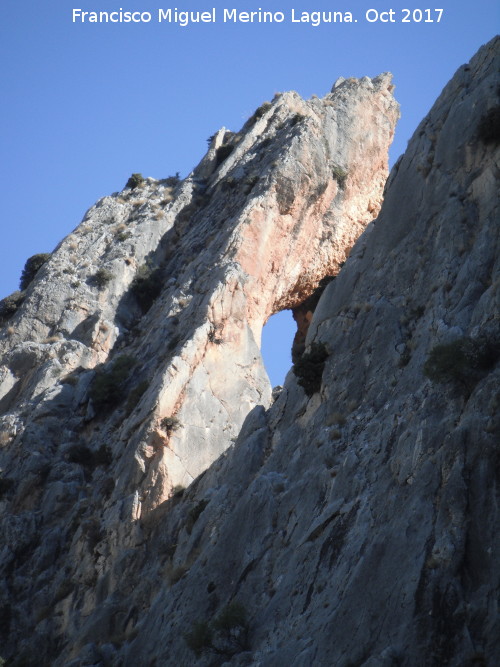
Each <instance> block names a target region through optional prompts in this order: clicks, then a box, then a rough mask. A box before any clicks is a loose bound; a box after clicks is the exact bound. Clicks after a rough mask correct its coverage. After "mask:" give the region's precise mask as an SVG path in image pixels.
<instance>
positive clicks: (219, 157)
mask: <svg viewBox="0 0 500 667" xmlns="http://www.w3.org/2000/svg"><path fill="white" fill-rule="evenodd" d="M233 150H234V146H233V145H232V144H222V146H219V148H218V149H217V150H216V152H215V168H216V169H217V167H218V166H219V165H220V164H222V163H223V162H224V160H225V159H226V158H228V157H229V156H230V155H231V153H232V152H233Z"/></svg>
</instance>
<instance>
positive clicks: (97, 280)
mask: <svg viewBox="0 0 500 667" xmlns="http://www.w3.org/2000/svg"><path fill="white" fill-rule="evenodd" d="M113 278H114V276H113V274H112V273H111V271H108V269H99V270H98V271H96V272H95V273H94V275H93V276H92V279H91V280H92V283H93V284H94V285H96V287H97V288H98V289H99V291H100V290H103V289H104V288H105V287H106V285H107V284H108V283H109V282H110V280H113Z"/></svg>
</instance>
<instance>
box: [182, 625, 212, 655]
mask: <svg viewBox="0 0 500 667" xmlns="http://www.w3.org/2000/svg"><path fill="white" fill-rule="evenodd" d="M212 636H213V635H212V629H211V627H210V624H209V623H207V621H195V622H194V623H193V625H192V626H191V631H190V632H188V633H186V634H185V635H184V641H185V642H186V644H187V645H188V647H189V648H190V649H191V650H192V651H193V653H194V654H195V656H196V657H197V658H199V657H200V656H201V655H202V653H203V652H204V651H207V650H210V649H211V648H212Z"/></svg>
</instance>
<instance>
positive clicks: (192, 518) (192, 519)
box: [186, 500, 208, 535]
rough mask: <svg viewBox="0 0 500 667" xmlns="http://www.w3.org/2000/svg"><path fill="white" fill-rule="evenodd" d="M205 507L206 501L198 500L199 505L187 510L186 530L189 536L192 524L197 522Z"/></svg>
mask: <svg viewBox="0 0 500 667" xmlns="http://www.w3.org/2000/svg"><path fill="white" fill-rule="evenodd" d="M207 505H208V500H200V502H199V503H196V505H195V506H194V507H192V508H191V509H190V510H189V512H188V515H187V521H186V530H187V532H188V534H189V535H191V531H192V530H193V527H194V524H195V523H196V522H197V521H198V519H199V517H200V514H201V513H202V512H203V510H204V509H205V507H206V506H207Z"/></svg>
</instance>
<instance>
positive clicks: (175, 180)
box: [164, 171, 181, 188]
mask: <svg viewBox="0 0 500 667" xmlns="http://www.w3.org/2000/svg"><path fill="white" fill-rule="evenodd" d="M180 181H181V176H180V174H179V172H178V171H177V172H175V176H168V177H167V178H165V179H164V183H165V185H166V186H167V187H169V188H175V186H176V185H178V184H179V183H180Z"/></svg>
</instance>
